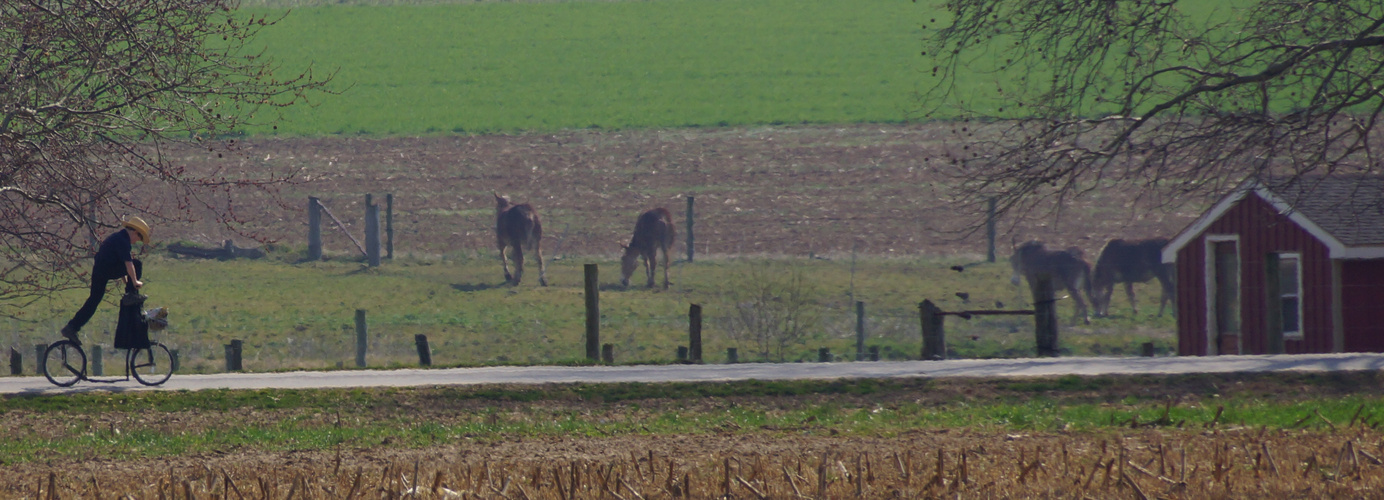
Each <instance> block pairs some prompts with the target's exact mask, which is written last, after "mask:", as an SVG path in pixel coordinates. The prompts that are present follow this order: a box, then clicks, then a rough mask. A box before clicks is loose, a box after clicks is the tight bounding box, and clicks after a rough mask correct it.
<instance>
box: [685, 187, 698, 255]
mask: <svg viewBox="0 0 1384 500" xmlns="http://www.w3.org/2000/svg"><path fill="white" fill-rule="evenodd" d="M695 198H696V197H695V196H692V195H687V261H688V262H692V256H693V254H694V253H696V252H695V251H694V249H695V248H697V243H696V240H695V239H693V238H692V203H693V201H694V200H695Z"/></svg>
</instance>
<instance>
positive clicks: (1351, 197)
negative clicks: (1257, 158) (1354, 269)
mask: <svg viewBox="0 0 1384 500" xmlns="http://www.w3.org/2000/svg"><path fill="white" fill-rule="evenodd" d="M1266 187H1267V188H1268V189H1269V191H1271V192H1273V193H1274V194H1276V195H1278V196H1279V198H1281V199H1282V200H1283V201H1284V202H1286V203H1288V204H1289V205H1290V206H1292V207H1293V209H1294V210H1297V211H1298V212H1301V213H1302V215H1304V216H1306V217H1307V218H1308V219H1310V220H1311V221H1312V222H1315V223H1317V226H1319V227H1321V228H1322V230H1324V231H1326V232H1327V233H1330V234H1331V235H1332V236H1335V237H1336V239H1338V240H1340V241H1341V243H1342V244H1344V245H1345V246H1362V245H1384V177H1379V176H1362V175H1352V176H1340V177H1312V178H1303V179H1298V180H1270V181H1269V182H1268V183H1266Z"/></svg>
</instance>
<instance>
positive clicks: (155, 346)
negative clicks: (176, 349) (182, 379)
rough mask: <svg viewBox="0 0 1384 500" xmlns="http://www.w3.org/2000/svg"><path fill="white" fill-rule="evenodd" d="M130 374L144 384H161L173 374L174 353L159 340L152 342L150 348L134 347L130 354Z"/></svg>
mask: <svg viewBox="0 0 1384 500" xmlns="http://www.w3.org/2000/svg"><path fill="white" fill-rule="evenodd" d="M129 356H130V357H129V362H130V365H129V367H130V374H131V375H134V376H135V380H138V381H139V383H141V384H144V385H159V384H162V383H164V382H167V381H168V377H172V376H173V354H171V353H169V352H168V348H167V347H164V345H163V344H160V343H158V342H150V343H149V348H148V349H133V350H131V351H130V354H129Z"/></svg>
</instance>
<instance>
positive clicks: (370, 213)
mask: <svg viewBox="0 0 1384 500" xmlns="http://www.w3.org/2000/svg"><path fill="white" fill-rule="evenodd" d="M365 259H366V261H367V262H368V263H369V264H370V267H379V266H380V206H379V205H376V204H374V203H372V202H371V197H370V195H368V194H367V195H365Z"/></svg>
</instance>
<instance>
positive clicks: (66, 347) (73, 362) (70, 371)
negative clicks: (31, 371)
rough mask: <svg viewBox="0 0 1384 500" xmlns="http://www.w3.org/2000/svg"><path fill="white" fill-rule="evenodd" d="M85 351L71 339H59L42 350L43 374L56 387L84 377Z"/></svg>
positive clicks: (65, 385)
mask: <svg viewBox="0 0 1384 500" xmlns="http://www.w3.org/2000/svg"><path fill="white" fill-rule="evenodd" d="M86 362H87V360H86V353H85V352H82V347H81V346H79V345H77V344H76V343H75V342H72V341H71V340H59V341H57V342H54V343H52V344H49V345H48V349H45V350H44V351H43V361H42V363H43V376H44V377H47V378H48V381H49V382H52V383H53V385H56V386H58V387H67V386H70V385H72V384H75V383H77V381H78V380H81V379H84V378H86Z"/></svg>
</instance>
